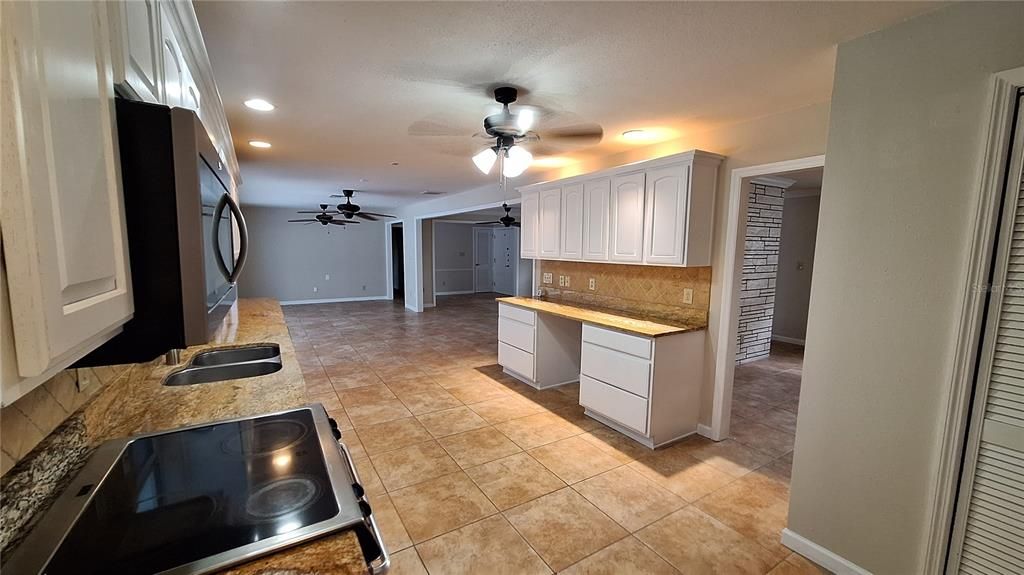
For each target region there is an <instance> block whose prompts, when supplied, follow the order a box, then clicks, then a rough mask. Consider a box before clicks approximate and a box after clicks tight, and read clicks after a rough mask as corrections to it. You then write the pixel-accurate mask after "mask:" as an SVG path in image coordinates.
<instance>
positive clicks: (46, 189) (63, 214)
mask: <svg viewBox="0 0 1024 575" xmlns="http://www.w3.org/2000/svg"><path fill="white" fill-rule="evenodd" d="M108 17H109V15H108V13H107V6H106V5H105V4H103V3H100V2H61V3H50V2H8V3H4V5H3V23H2V34H0V38H3V42H4V45H3V55H4V60H5V61H4V62H3V66H2V69H3V74H4V75H5V78H4V79H3V85H4V91H3V94H2V98H3V102H2V105H0V110H2V112H0V114H2V125H3V130H2V133H3V139H4V154H3V159H2V162H3V163H2V169H0V172H2V174H3V175H2V182H3V210H2V224H3V242H4V264H5V266H6V274H5V275H6V277H7V280H8V290H9V296H10V307H11V318H10V321H11V326H12V328H13V329H12V331H13V336H14V337H13V339H14V344H15V345H14V347H15V351H16V357H17V364H18V374H19V376H21V377H26V378H28V377H34V376H41V375H44V374H49V373H53V372H55V371H56V370H58V369H62V368H64V367H66V366H67V365H69V364H70V363H72V362H73V361H75V360H77V359H78V358H80V357H81V356H83V355H85V354H86V353H88V352H89V351H91V350H92V349H94V348H95V347H97V346H98V345H99V344H101V343H102V342H104V341H106V340H107V339H109V338H110V337H111V336H112V334H114V333H116V332H117V331H119V330H120V326H121V325H122V324H123V323H124V322H125V321H127V320H128V319H129V318H130V317H131V314H132V311H133V307H132V300H131V290H130V286H129V277H130V276H129V270H128V253H127V249H126V239H125V225H124V223H125V222H124V210H123V204H122V195H121V185H120V174H119V162H118V153H117V132H116V130H115V123H114V94H113V71H112V63H111V55H110V40H109V35H108ZM4 321H6V319H5V320H4ZM25 391H27V389H22V390H21V391H20V393H24V392H25ZM9 400H13V398H12V397H10V396H8V395H7V393H5V397H4V401H5V402H7V401H9Z"/></svg>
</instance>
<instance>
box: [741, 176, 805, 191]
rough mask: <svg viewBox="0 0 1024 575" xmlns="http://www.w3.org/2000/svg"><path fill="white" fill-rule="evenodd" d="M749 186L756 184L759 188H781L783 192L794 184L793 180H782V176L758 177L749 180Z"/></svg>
mask: <svg viewBox="0 0 1024 575" xmlns="http://www.w3.org/2000/svg"><path fill="white" fill-rule="evenodd" d="M750 183H751V184H757V185H760V186H769V187H772V188H782V189H783V190H785V189H788V188H790V187H792V186H793V184H795V183H796V180H794V179H793V178H783V177H782V176H758V177H756V178H751V180H750Z"/></svg>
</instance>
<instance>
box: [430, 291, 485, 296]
mask: <svg viewBox="0 0 1024 575" xmlns="http://www.w3.org/2000/svg"><path fill="white" fill-rule="evenodd" d="M471 293H476V292H475V291H473V290H469V291H465V290H463V291H439V292H434V295H466V294H471Z"/></svg>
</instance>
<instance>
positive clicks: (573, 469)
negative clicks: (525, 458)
mask: <svg viewBox="0 0 1024 575" xmlns="http://www.w3.org/2000/svg"><path fill="white" fill-rule="evenodd" d="M529 453H530V455H531V456H532V457H533V458H534V459H536V460H537V461H539V462H541V464H542V465H544V467H547V468H548V469H550V470H551V472H552V473H554V474H555V475H557V476H558V477H559V479H561V480H562V481H564V482H566V483H569V484H572V483H576V482H577V481H582V480H584V479H586V478H588V477H593V476H595V475H597V474H599V473H603V472H605V471H608V470H609V469H613V468H615V467H618V466H620V465H622V461H620V460H619V459H616V458H615V457H613V456H612V455H610V454H609V453H608V452H606V451H603V450H601V449H600V448H598V447H597V446H596V445H594V444H593V443H590V442H588V441H585V440H584V439H582V438H580V437H568V438H566V439H561V440H559V441H555V442H554V443H549V444H547V445H543V446H541V447H537V448H536V449H531V450H530V452H529Z"/></svg>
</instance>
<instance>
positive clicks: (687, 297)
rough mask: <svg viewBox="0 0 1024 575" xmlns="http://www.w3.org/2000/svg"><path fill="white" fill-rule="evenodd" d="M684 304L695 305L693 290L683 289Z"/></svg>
mask: <svg viewBox="0 0 1024 575" xmlns="http://www.w3.org/2000/svg"><path fill="white" fill-rule="evenodd" d="M683 303H693V288H683Z"/></svg>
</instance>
